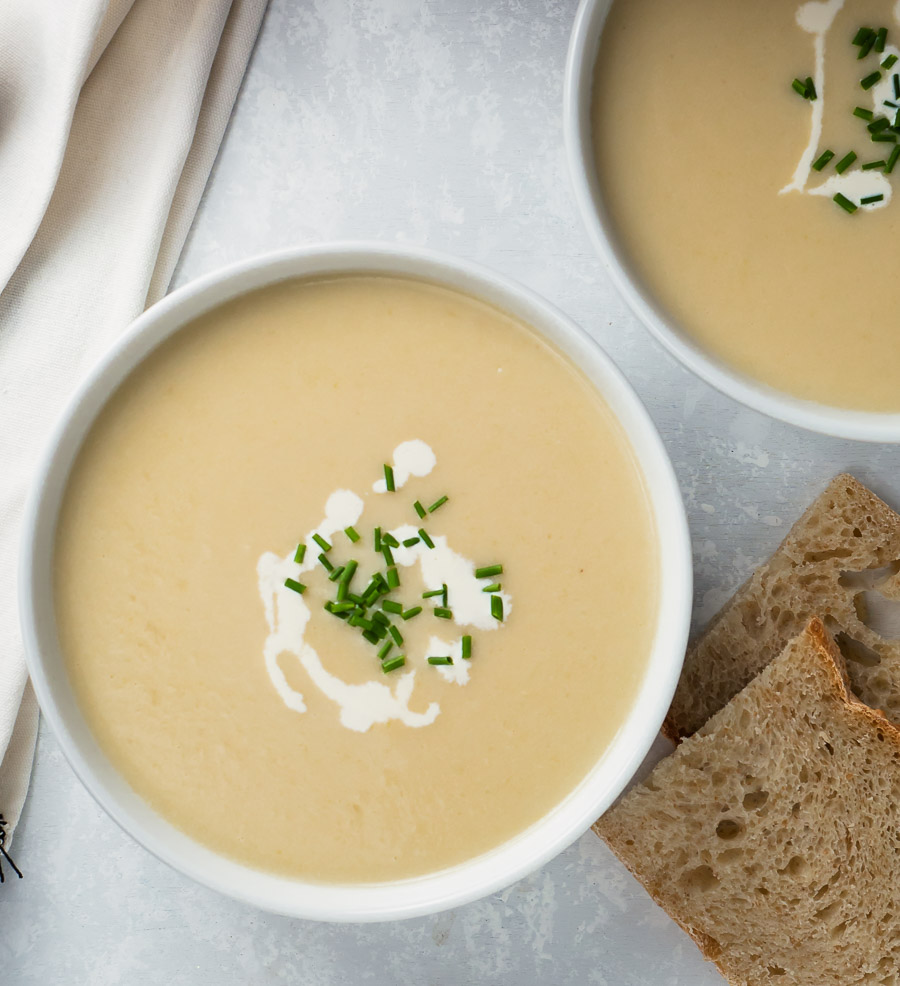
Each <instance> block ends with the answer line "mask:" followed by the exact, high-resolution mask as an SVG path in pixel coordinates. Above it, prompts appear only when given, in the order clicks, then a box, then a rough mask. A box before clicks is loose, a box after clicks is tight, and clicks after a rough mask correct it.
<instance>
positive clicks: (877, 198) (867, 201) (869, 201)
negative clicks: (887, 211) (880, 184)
mask: <svg viewBox="0 0 900 986" xmlns="http://www.w3.org/2000/svg"><path fill="white" fill-rule="evenodd" d="M883 198H884V196H883V195H867V196H866V197H865V198H864V199H860V200H859V204H860V205H871V204H872V203H873V202H881V200H882V199H883Z"/></svg>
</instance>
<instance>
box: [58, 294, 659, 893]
mask: <svg viewBox="0 0 900 986" xmlns="http://www.w3.org/2000/svg"><path fill="white" fill-rule="evenodd" d="M384 464H388V465H391V466H392V468H393V485H394V486H395V490H394V491H393V492H391V491H387V490H386V489H385V487H386V485H387V481H386V477H385V473H384V469H383V466H384ZM443 496H447V497H448V500H447V501H446V502H444V503H441V504H439V503H438V501H439V500H440V499H441V497H443ZM416 501H420V506H421V509H422V511H424V513H425V516H424V518H423V517H421V516H420V511H418V510H416V508H415V503H416ZM432 507H434V509H433V510H431V509H430V508H432ZM376 527H377V528H379V529H380V536H381V537H382V538H384V539H385V541H383V542H382V550H381V551H380V552H376V551H375V544H374V539H375V536H376V532H375V528H376ZM345 528H348V529H349V531H348V532H347V533H345ZM421 531H424V532H425V535H426V536H427V538H428V540H430V541H431V543H432V544H433V545H434V547H433V548H431V547H429V546H428V544H427V543H426V542H425V540H424V539H423V537H421V536H420V532H421ZM313 535H318V536H319V538H321V539H322V541H324V542H325V545H326V546H327V547H326V548H325V549H324V550H322V545H321V544H319V543H318V542H316V541H315V540H314V538H313ZM395 535H396V537H394V536H395ZM354 536H358V537H359V540H358V541H354V540H352V538H353V537H354ZM391 538H394V540H395V541H396V542H397V546H396V547H393V548H391V547H390V544H389V542H390V540H391ZM413 538H418V540H417V542H416V543H415V544H410V545H404V544H403V543H402V542H403V541H410V542H411V541H412V540H413ZM299 543H303V544H305V545H306V552H305V554H304V555H303V559H302V561H300V562H298V561H295V557H297V554H298V551H297V549H298V544H299ZM386 543H387V546H388V554H387V555H386V554H385V551H384V547H385V544H386ZM320 555H321V556H322V557H324V558H325V562H322V561H321V560H320V559H319V556H320ZM351 559H353V560H356V561H357V562H358V569H357V571H356V573H355V574H354V575H353V577H352V579H351V580H350V582H349V583H348V589H349V591H350V592H352V595H355V596H357V598H360V599H362V598H363V595H364V594H365V591H366V589H367V587H368V586H369V585H370V577H371V576H372V575H373V573H375V572H380V573H382V574H383V576H384V577H387V574H388V569H389V568H394V569H395V577H396V578H397V579H398V580H399V583H400V584H399V586H397V587H395V588H393V589H391V591H390V593H388V594H383V595H381V596H380V597H379V599H378V601H376V602H375V603H374V604H373V605H372V606H371V608H370V609H369V610H368V611H367V612H368V619H369V620H370V624H371V626H373V627H375V622H378V621H381V622H382V623H384V622H385V621H390V622H391V623H392V626H393V628H394V631H396V633H397V635H399V636H400V637H401V638H402V643H397V641H396V639H395V637H394V635H393V632H392V633H391V634H387V635H385V634H384V633H382V636H381V637H378V636H377V633H376V631H377V630H378V628H377V627H375V629H374V630H371V631H370V630H367V629H366V626H367V625H366V624H363V625H359V626H350V625H349V624H348V620H346V619H342V618H341V616H339V615H337V613H336V612H329V611H326V610H325V609H324V605H325V603H326V602H328V603H329V605H330V606H336V605H337V606H339V605H340V604H339V603H336V602H335V601H334V600H335V599H336V598H337V596H338V593H339V587H340V586H341V584H342V582H341V581H340V579H338V580H335V581H332V580H330V579H329V577H328V575H329V573H328V571H327V567H331V568H333V569H335V570H340V569H341V568H343V569H344V571H345V572H346V571H347V567H348V562H349V561H350V560H351ZM389 561H392V562H393V563H394V564H393V565H390V564H388V562H389ZM498 564H501V565H502V566H503V571H502V573H500V574H493V573H491V574H487V575H485V574H484V573H478V572H476V570H477V569H479V568H482V567H486V568H488V570H489V572H490V570H491V568H492V567H493V566H494V565H498ZM326 566H327V567H326ZM657 567H658V558H657V547H656V540H655V535H654V532H653V527H652V517H651V514H650V510H649V506H648V502H647V500H646V497H645V493H644V489H643V486H642V477H641V475H640V473H639V470H638V467H637V466H636V463H635V461H634V459H633V456H632V452H631V450H630V447H629V446H628V444H627V442H626V440H625V439H624V436H623V434H622V433H621V431H620V428H619V426H618V424H617V422H616V421H615V419H614V418H613V417H612V415H611V413H610V412H609V411H608V409H607V408H606V406H605V405H604V404H603V402H602V400H601V399H600V398H599V397H598V396H597V394H596V393H595V392H594V391H593V389H592V388H591V387H590V386H589V385H588V383H587V382H586V381H585V380H584V378H582V376H581V375H580V373H579V372H578V371H577V370H575V369H574V368H573V367H572V366H571V365H570V364H569V363H568V362H567V361H566V360H564V359H563V358H562V357H561V356H560V355H558V354H557V353H556V352H555V351H554V350H552V349H551V348H549V347H548V346H547V345H546V344H545V343H544V342H543V341H541V340H540V339H539V338H538V337H537V336H536V335H534V334H533V333H532V331H531V330H530V329H528V328H526V327H524V326H522V325H520V324H518V323H517V322H516V321H514V320H513V319H511V318H510V317H508V316H506V315H505V314H503V313H501V312H499V311H497V310H495V309H493V308H491V307H489V306H487V305H485V304H482V303H480V302H478V301H476V300H473V299H471V298H469V297H467V296H464V295H462V294H459V293H456V292H453V291H451V290H448V289H444V288H442V287H438V286H435V285H431V284H426V283H420V282H417V281H412V280H405V279H402V278H392V277H380V276H378V277H376V276H348V277H342V278H334V279H313V280H305V281H304V280H297V281H290V282H286V283H283V284H280V285H277V286H274V287H269V288H266V289H264V290H261V291H258V292H256V293H253V294H250V295H247V296H244V297H242V298H240V299H238V300H235V301H232V302H230V303H228V304H227V305H225V306H223V307H221V308H218V309H216V310H214V311H212V312H211V313H209V314H207V315H205V316H203V317H202V318H200V319H199V320H197V321H196V322H195V323H193V324H192V325H190V326H188V327H187V328H185V329H184V330H182V331H181V332H179V333H178V334H177V335H176V336H175V337H173V338H172V339H170V340H169V341H168V342H166V343H165V344H163V345H162V346H161V347H160V348H159V349H158V350H157V351H156V352H154V354H153V355H151V356H150V358H148V359H147V360H146V361H145V362H144V363H143V364H142V365H141V366H140V367H139V368H138V369H137V370H136V371H135V372H134V373H133V374H132V375H131V376H130V377H129V378H128V379H127V381H126V382H125V383H124V384H123V386H122V387H121V388H120V389H119V391H118V392H117V393H116V394H115V395H114V397H113V398H112V400H111V401H110V402H109V404H108V405H107V406H106V408H105V409H104V411H103V413H102V414H101V416H100V417H99V418H98V420H97V422H96V423H95V425H94V427H93V428H92V430H91V432H90V433H89V435H88V438H87V440H86V442H85V445H84V447H83V449H82V450H81V452H80V453H79V456H78V458H77V460H76V464H75V467H74V469H73V472H72V475H71V478H70V481H69V484H68V487H67V491H66V494H65V498H64V503H63V509H62V513H61V518H60V523H59V529H58V533H57V544H56V582H55V600H56V613H57V622H58V631H59V637H60V642H61V646H62V649H63V653H64V654H65V656H66V661H67V666H68V670H69V674H70V676H71V680H72V682H73V685H74V687H75V690H76V694H77V696H78V698H79V701H80V704H81V706H82V708H83V710H84V713H85V715H86V717H87V720H88V722H89V724H90V726H91V728H92V730H93V732H94V733H95V735H96V737H97V739H98V741H99V743H100V744H101V745H102V747H103V748H104V749H105V751H106V752H107V754H108V755H109V756H110V757H111V759H112V760H113V762H114V763H115V765H116V766H117V767H118V768H119V770H120V771H121V772H122V773H123V774H124V776H125V777H126V778H127V780H128V781H129V782H130V784H131V785H132V786H133V788H134V789H135V790H136V791H137V792H138V793H139V794H140V795H142V796H143V797H144V798H145V799H146V800H147V801H148V802H149V803H150V804H152V805H153V806H154V807H155V808H156V809H157V810H158V811H159V812H161V813H162V814H163V815H164V816H165V817H167V818H168V819H170V820H171V821H172V822H173V823H174V824H175V825H177V826H178V827H180V828H181V829H182V830H184V831H185V832H187V833H188V834H190V835H191V836H193V837H194V838H196V839H197V840H199V841H201V842H203V843H205V844H206V845H208V846H210V847H212V848H214V849H216V850H218V851H220V852H222V853H225V854H227V855H229V856H231V857H233V858H236V859H238V860H241V861H243V862H246V863H248V864H250V865H253V866H256V867H259V868H263V869H267V870H272V871H277V872H280V873H283V874H291V875H296V876H300V877H305V878H307V879H312V880H319V881H341V882H343V881H362V882H367V881H378V880H386V879H393V878H400V877H408V876H412V875H416V874H422V873H426V872H431V871H434V870H437V869H440V868H443V867H446V866H449V865H451V864H454V863H457V862H460V861H463V860H465V859H467V858H471V857H472V856H475V855H477V854H479V853H481V852H484V851H486V850H488V849H491V848H492V847H495V846H497V845H499V844H500V843H502V842H504V841H505V840H507V839H509V838H510V837H511V836H513V835H515V834H517V833H518V832H520V831H522V830H523V829H525V828H526V827H527V826H528V825H529V824H531V823H532V822H534V821H536V820H537V819H539V818H540V817H541V816H543V815H544V814H546V813H547V811H548V810H549V809H551V808H552V807H553V806H554V805H555V804H557V803H558V802H559V801H560V800H562V799H563V798H564V797H565V796H566V795H567V794H568V793H569V792H570V791H571V790H572V789H573V788H574V787H575V786H576V785H577V784H578V783H579V781H580V780H581V779H582V778H583V777H584V776H585V774H586V773H587V772H588V770H589V769H590V768H591V767H592V766H593V764H594V763H595V762H596V761H597V759H598V758H599V757H600V756H601V755H602V754H603V751H604V749H605V748H606V747H607V745H608V744H609V743H610V741H611V740H612V738H613V737H614V735H615V734H616V731H617V730H618V729H619V727H620V725H621V723H622V721H623V719H624V716H625V714H626V713H627V711H628V709H629V707H630V705H631V704H632V702H633V700H634V698H635V695H636V691H637V689H638V687H639V684H640V681H641V679H642V676H643V674H644V671H645V667H646V660H647V657H648V653H649V648H650V645H651V642H652V637H653V634H654V631H655V614H656V607H657ZM351 568H352V566H351ZM332 574H333V573H332ZM342 574H343V573H342ZM285 580H294V582H295V583H300V584H301V585H304V586H305V587H306V588H305V591H303V592H302V594H301V593H300V592H298V591H295V589H292V588H291V587H290V586H289V585H286V584H285ZM496 583H499V584H500V588H499V589H498V588H497V586H496ZM444 584H446V585H447V595H446V596H444V594H443V587H444ZM485 589H492V590H494V591H488V592H485V591H484V590H485ZM345 591H347V590H345ZM428 591H432V592H433V594H432V595H431V596H429V597H426V598H424V599H423V598H422V594H423V592H428ZM494 597H496V599H497V600H498V602H500V608H502V614H501V613H499V612H495V611H494V610H493V609H492V602H491V600H492V598H494ZM395 600H396V601H399V607H400V609H401V610H402V612H401V613H397V612H392V611H388V610H390V609H396V607H391V606H389V602H391V601H395ZM344 603H345V605H347V597H346V596H345V599H344ZM350 605H356V604H353V603H352V602H351V603H350ZM360 605H361V604H360ZM493 605H494V606H496V605H497V604H496V603H494V604H493ZM417 606H422V607H423V608H422V611H421V612H419V613H416V612H415V608H416V607H417ZM381 607H383V608H381ZM438 608H441V609H446V610H449V611H450V614H451V616H450V618H445V616H446V614H444V617H442V615H441V614H439V613H438V612H437V610H438ZM376 612H381V613H382V614H383V615H382V616H380V617H378V618H377V620H375V622H372V618H373V616H374V614H375V613H376ZM344 616H346V613H344ZM498 616H502V619H499V618H498ZM363 633H370V634H372V637H371V638H370V639H365V638H364V637H363V636H362V634H363ZM465 638H469V643H468V644H467V645H465V646H467V647H470V648H471V656H470V657H468V658H464V657H463V655H462V650H463V646H464V639H465ZM373 641H375V642H373ZM388 643H390V644H391V646H390V648H388V651H389V652H388V653H387V654H386V655H385V654H382V650H383V649H384V648H385V645H386V644H388ZM401 654H402V656H403V657H404V659H405V663H404V664H403V665H402V666H399V667H396V668H394V670H388V671H385V670H383V667H382V660H381V658H382V657H383V658H384V661H385V665H384V666H385V667H389V666H390V664H389V662H391V661H392V660H394V659H395V658H396V657H398V656H400V655H401ZM428 657H432V658H434V657H437V658H439V659H441V663H438V664H433V663H432V664H430V663H428V661H427V658H428ZM450 660H452V662H453V663H452V664H451V663H448V662H449V661H450Z"/></svg>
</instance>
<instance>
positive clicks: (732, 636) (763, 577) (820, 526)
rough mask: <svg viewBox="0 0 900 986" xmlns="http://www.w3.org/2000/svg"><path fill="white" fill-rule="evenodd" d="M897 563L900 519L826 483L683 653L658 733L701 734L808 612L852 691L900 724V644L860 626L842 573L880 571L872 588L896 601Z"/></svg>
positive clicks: (856, 596)
mask: <svg viewBox="0 0 900 986" xmlns="http://www.w3.org/2000/svg"><path fill="white" fill-rule="evenodd" d="M898 559H900V516H898V515H897V514H896V513H894V511H893V510H891V508H890V507H889V506H887V504H886V503H883V502H882V501H881V500H879V499H878V497H877V496H875V494H874V493H872V492H871V491H870V490H867V489H866V487H865V486H863V485H862V484H861V483H859V482H857V480H855V479H854V478H853V477H852V476H848V475H842V476H838V477H836V478H835V479H833V480H832V481H831V483H830V484H829V485H828V488H827V489H826V490H825V491H824V493H822V495H821V496H820V497H819V498H818V499H817V500H816V501H815V502H814V503H813V504H812V506H811V507H810V508H809V509H808V510H807V511H806V513H805V514H804V515H803V516H802V517H801V518H800V519H799V520H798V521H797V523H796V524H794V526H793V527H792V528H791V531H790V533H789V534H788V535H787V537H786V538H785V539H784V541H782V543H781V545H780V547H779V548H778V550H777V551H776V552H775V554H774V555H772V557H771V558H770V559H769V560H768V561H767V562H766V563H765V564H763V565H762V566H761V567H760V568H758V569H757V570H756V571H755V572H754V573H753V575H752V576H751V577H750V579H749V580H748V581H747V582H746V583H745V584H744V585H743V586H742V587H741V588H740V589H739V590H738V591H737V592H736V593H735V595H734V596H732V598H731V599H730V600H729V602H727V603H726V604H725V606H724V607H723V608H722V609H721V610H720V612H719V613H718V615H717V616H715V617H714V618H713V620H712V622H711V623H710V625H709V627H708V628H707V630H706V631H705V632H704V633H703V634H702V636H701V637H700V638H699V639H698V640H697V641H696V642H695V643H694V644H693V646H692V647H691V648H690V649H689V651H688V654H687V657H686V658H685V663H684V670H683V671H682V675H681V680H680V681H679V683H678V688H677V690H676V692H675V697H674V699H673V700H672V707H671V708H670V709H669V714H668V716H667V718H666V722H665V724H664V726H663V732H665V733H666V735H667V736H668V737H669V738H670V739H673V740H677V739H679V738H680V737H682V736H689V735H690V734H691V733H693V732H694V731H695V730H697V729H699V728H700V727H701V726H702V725H703V723H705V722H706V720H707V719H709V717H710V716H711V715H712V714H713V713H714V712H717V711H718V710H719V709H721V708H722V706H723V705H725V703H726V702H727V701H728V700H729V699H730V698H731V697H732V696H734V695H736V694H737V693H738V692H739V691H740V690H741V689H742V688H743V687H744V685H746V684H747V682H749V681H750V680H751V679H752V678H753V677H755V675H757V674H758V673H759V672H760V671H761V670H762V669H763V668H764V667H765V666H766V665H767V664H768V663H769V662H770V661H771V660H773V659H774V658H775V657H776V656H777V655H778V654H780V653H781V651H782V649H783V648H784V646H785V644H786V643H787V642H788V640H790V639H791V638H792V637H794V636H796V635H797V634H798V633H800V631H801V630H802V629H803V628H804V626H805V625H806V623H807V621H808V620H809V618H810V617H811V616H812V615H813V614H819V615H820V616H822V617H823V619H824V620H825V624H826V626H827V627H828V629H829V630H830V631H831V632H832V633H833V634H835V635H836V636H837V643H838V646H839V647H840V648H841V650H842V652H843V654H844V657H845V658H846V659H847V662H848V665H847V666H848V671H849V674H850V682H851V686H852V688H853V691H854V692H855V693H856V694H857V695H858V696H859V697H860V698H861V699H862V700H863V701H864V702H865V703H866V704H867V705H870V706H871V707H872V708H875V709H882V710H884V712H885V714H886V715H887V716H888V717H889V718H891V719H892V720H893V721H894V722H896V723H900V640H893V641H892V640H886V639H884V638H882V637H881V636H879V635H878V634H877V633H875V632H874V631H873V630H871V629H870V628H869V627H868V626H867V625H866V624H865V623H864V622H863V619H864V618H865V615H866V614H865V609H864V605H863V603H864V600H865V592H864V591H863V589H864V588H865V587H864V586H863V585H861V584H860V582H861V580H860V579H858V578H854V577H853V575H850V576H848V575H847V574H846V573H848V572H849V573H858V572H865V571H866V570H877V569H884V571H883V572H881V573H880V580H878V579H875V580H873V581H874V586H873V587H874V588H875V589H876V590H877V591H878V592H880V593H881V594H882V595H883V596H885V597H887V598H889V599H900V576H898V574H897V570H898V568H900V564H895V563H897V562H898Z"/></svg>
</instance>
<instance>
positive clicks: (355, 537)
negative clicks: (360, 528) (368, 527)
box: [344, 527, 359, 544]
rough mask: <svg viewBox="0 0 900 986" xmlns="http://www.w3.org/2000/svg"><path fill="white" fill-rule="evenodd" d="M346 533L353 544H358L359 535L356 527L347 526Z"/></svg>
mask: <svg viewBox="0 0 900 986" xmlns="http://www.w3.org/2000/svg"><path fill="white" fill-rule="evenodd" d="M344 533H345V534H346V535H347V537H348V538H350V540H351V542H352V543H353V544H356V542H357V541H358V540H359V535H358V534H357V533H356V528H355V527H345V528H344Z"/></svg>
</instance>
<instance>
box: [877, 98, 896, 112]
mask: <svg viewBox="0 0 900 986" xmlns="http://www.w3.org/2000/svg"><path fill="white" fill-rule="evenodd" d="M881 102H882V103H884V105H885V106H890V107H891V109H895V110H896V109H900V107H898V105H897V103H892V102H891V101H890V100H889V99H882V101H881Z"/></svg>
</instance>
